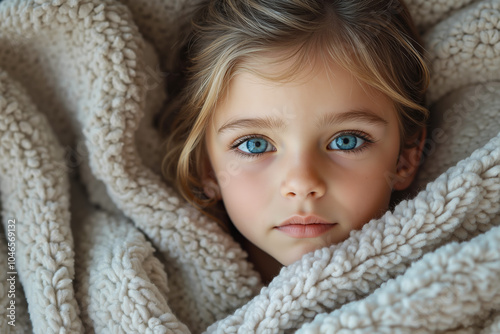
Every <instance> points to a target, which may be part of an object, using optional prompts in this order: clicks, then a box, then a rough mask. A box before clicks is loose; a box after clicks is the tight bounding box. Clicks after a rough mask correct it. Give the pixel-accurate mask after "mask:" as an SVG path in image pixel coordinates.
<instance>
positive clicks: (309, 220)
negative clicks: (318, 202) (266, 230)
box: [274, 216, 337, 238]
mask: <svg viewBox="0 0 500 334" xmlns="http://www.w3.org/2000/svg"><path fill="white" fill-rule="evenodd" d="M335 225H337V224H336V223H329V222H327V221H325V220H323V219H321V218H318V217H315V216H307V217H302V216H293V217H291V218H289V219H287V220H285V221H284V222H283V223H281V224H280V225H279V226H276V227H274V228H275V229H276V230H278V231H280V232H282V233H285V234H286V235H288V236H290V237H292V238H315V237H319V236H320V235H322V234H324V233H326V232H327V231H329V230H330V229H332V228H333V227H334V226H335Z"/></svg>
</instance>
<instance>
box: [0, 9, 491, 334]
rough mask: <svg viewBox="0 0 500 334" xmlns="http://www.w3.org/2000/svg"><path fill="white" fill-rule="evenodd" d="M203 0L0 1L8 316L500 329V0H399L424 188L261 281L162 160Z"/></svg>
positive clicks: (147, 329)
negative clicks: (170, 111) (174, 182)
mask: <svg viewBox="0 0 500 334" xmlns="http://www.w3.org/2000/svg"><path fill="white" fill-rule="evenodd" d="M198 1H199V0H148V1H146V0H134V1H132V0H122V1H118V0H3V1H0V194H1V197H0V204H1V216H2V223H3V224H2V227H1V228H2V232H1V233H2V234H1V235H2V238H0V332H1V333H30V332H33V333H44V334H45V333H202V332H206V333H292V332H297V333H301V334H305V333H307V334H312V333H483V334H486V333H500V279H499V277H500V246H499V245H500V227H497V226H498V225H500V98H499V97H498V92H500V83H499V82H498V81H499V79H500V78H499V77H500V1H499V0H477V1H473V0H445V1H443V0H408V1H407V3H408V6H409V8H410V10H411V12H412V13H413V16H414V18H415V21H416V23H417V26H418V28H419V29H420V31H421V32H422V34H423V38H424V41H425V47H426V49H427V50H428V59H429V63H430V66H431V69H432V81H431V85H430V89H429V94H428V99H429V103H430V104H431V106H432V108H431V109H432V115H433V116H432V125H431V127H430V129H429V139H428V140H427V143H426V146H425V151H426V154H427V156H428V157H427V159H426V160H425V162H424V163H423V165H422V166H421V172H420V174H419V177H418V180H417V186H418V187H419V189H420V191H419V192H418V194H417V195H416V196H415V197H414V198H409V199H407V200H405V201H403V202H401V203H400V204H398V205H397V206H396V207H395V209H394V210H393V211H390V212H387V213H386V214H385V215H384V216H383V217H381V218H380V219H375V220H372V221H370V222H369V223H368V224H366V225H365V226H364V227H363V229H362V230H361V231H354V232H352V233H351V235H350V237H349V238H348V239H347V240H346V241H344V242H342V243H340V244H337V245H333V246H331V247H329V248H324V249H320V250H317V251H316V252H314V253H311V254H308V255H306V256H304V257H303V259H302V260H300V261H298V262H296V263H294V264H292V265H290V266H288V267H286V268H284V269H283V270H282V271H281V272H280V274H279V275H278V276H277V277H276V278H275V279H274V280H273V281H272V282H271V283H270V284H269V286H267V287H263V285H262V283H261V281H260V278H259V276H258V274H257V273H256V272H255V271H254V270H253V269H252V266H251V265H250V264H249V262H248V261H247V260H246V254H245V253H244V251H243V250H242V249H241V247H240V246H239V245H238V244H237V243H236V242H234V241H233V240H232V239H231V238H230V237H229V236H228V235H226V234H225V233H224V232H223V231H221V229H220V228H219V227H218V226H217V224H215V223H214V222H213V221H210V220H209V219H208V218H206V217H204V216H202V215H201V214H200V213H198V212H197V211H196V210H195V209H193V208H192V207H190V206H189V205H187V204H186V203H185V201H184V200H182V199H181V198H180V197H179V196H178V195H177V194H176V192H175V191H173V189H172V188H171V187H170V186H168V185H167V184H165V183H164V182H163V181H162V178H161V177H160V171H159V167H160V160H161V139H160V137H159V134H158V133H157V132H156V130H155V129H154V128H153V126H152V123H153V118H154V116H155V114H156V113H158V112H159V111H161V109H162V107H163V104H164V102H165V101H166V100H167V98H168V96H167V93H166V91H167V90H166V87H165V85H166V82H167V81H169V82H174V80H170V79H172V78H173V73H175V71H176V65H175V64H177V61H178V60H179V54H180V52H179V50H180V48H181V46H182V41H183V38H184V37H185V35H186V32H187V30H188V24H189V19H190V13H191V9H192V6H193V5H196V4H197V3H198ZM14 222H15V223H14ZM11 255H13V256H11ZM11 266H12V267H11ZM11 273H14V274H11ZM12 305H14V307H12ZM13 308H14V311H12V309H13ZM14 325H15V326H14Z"/></svg>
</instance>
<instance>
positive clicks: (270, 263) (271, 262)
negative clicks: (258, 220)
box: [243, 239, 283, 285]
mask: <svg viewBox="0 0 500 334" xmlns="http://www.w3.org/2000/svg"><path fill="white" fill-rule="evenodd" d="M243 247H244V249H245V250H246V251H247V253H248V260H249V261H250V262H252V263H253V265H254V267H255V270H257V271H258V272H259V273H260V276H261V278H262V282H263V283H264V284H265V285H268V284H269V283H270V282H271V281H272V280H273V278H274V277H275V276H277V275H278V274H279V272H280V270H281V268H283V265H282V264H281V263H279V262H278V261H276V260H275V259H274V258H273V257H272V256H270V255H269V254H267V253H266V252H264V251H263V250H261V249H260V248H258V247H257V246H255V245H254V244H252V243H251V242H250V241H248V240H246V239H244V242H243Z"/></svg>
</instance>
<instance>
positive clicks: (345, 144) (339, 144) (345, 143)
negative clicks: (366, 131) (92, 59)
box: [328, 135, 365, 151]
mask: <svg viewBox="0 0 500 334" xmlns="http://www.w3.org/2000/svg"><path fill="white" fill-rule="evenodd" d="M364 142H365V140H364V139H362V138H359V137H358V136H355V135H341V136H338V137H337V138H335V139H334V140H332V142H331V143H330V144H329V145H328V148H330V149H332V150H341V151H350V150H354V149H357V148H358V147H360V146H361V145H363V143H364Z"/></svg>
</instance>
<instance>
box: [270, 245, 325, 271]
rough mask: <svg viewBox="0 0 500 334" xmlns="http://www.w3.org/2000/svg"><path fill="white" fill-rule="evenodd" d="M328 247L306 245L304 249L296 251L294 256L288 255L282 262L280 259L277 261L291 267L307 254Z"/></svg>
mask: <svg viewBox="0 0 500 334" xmlns="http://www.w3.org/2000/svg"><path fill="white" fill-rule="evenodd" d="M327 246H328V245H325V246H320V245H306V246H303V247H300V248H299V249H295V250H294V252H293V253H292V254H287V255H288V256H287V257H286V258H284V259H282V260H280V259H278V258H277V260H278V261H279V262H280V263H281V264H282V265H284V266H289V265H291V264H292V263H294V262H297V261H299V260H300V259H302V257H303V256H304V255H306V254H309V253H312V252H314V251H316V250H318V249H321V248H323V247H327Z"/></svg>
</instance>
